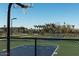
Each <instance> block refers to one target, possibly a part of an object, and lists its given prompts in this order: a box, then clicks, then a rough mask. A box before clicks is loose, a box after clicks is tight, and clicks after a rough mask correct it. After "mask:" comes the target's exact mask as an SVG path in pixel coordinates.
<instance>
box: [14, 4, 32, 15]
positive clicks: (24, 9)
mask: <svg viewBox="0 0 79 59" xmlns="http://www.w3.org/2000/svg"><path fill="white" fill-rule="evenodd" d="M22 4H23V5H25V6H28V7H29V8H32V7H33V4H32V3H22ZM13 8H15V9H16V8H21V7H20V6H18V5H16V4H14V5H13ZM22 9H23V14H27V10H26V8H22Z"/></svg>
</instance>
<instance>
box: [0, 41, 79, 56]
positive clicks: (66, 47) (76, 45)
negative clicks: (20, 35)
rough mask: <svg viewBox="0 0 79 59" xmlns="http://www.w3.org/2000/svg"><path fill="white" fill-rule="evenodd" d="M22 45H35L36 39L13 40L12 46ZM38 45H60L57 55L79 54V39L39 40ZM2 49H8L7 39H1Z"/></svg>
mask: <svg viewBox="0 0 79 59" xmlns="http://www.w3.org/2000/svg"><path fill="white" fill-rule="evenodd" d="M22 45H34V40H25V41H19V40H18V41H11V48H15V47H17V46H22ZM37 45H41V46H57V45H59V49H58V50H57V52H58V54H56V55H57V56H79V41H68V40H61V41H56V40H51V41H48V40H38V41H37ZM2 49H6V41H0V51H2Z"/></svg>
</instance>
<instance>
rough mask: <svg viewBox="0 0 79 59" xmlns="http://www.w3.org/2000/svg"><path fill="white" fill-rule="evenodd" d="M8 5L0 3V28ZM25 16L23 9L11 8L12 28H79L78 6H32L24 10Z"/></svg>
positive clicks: (3, 23) (5, 16)
mask: <svg viewBox="0 0 79 59" xmlns="http://www.w3.org/2000/svg"><path fill="white" fill-rule="evenodd" d="M7 7H8V4H1V3H0V27H2V26H3V25H6V20H7ZM26 12H27V14H24V12H23V9H21V8H19V7H17V8H13V7H12V14H11V18H15V17H16V18H17V19H16V20H13V26H24V27H28V28H30V27H33V25H38V24H40V25H41V24H46V23H57V24H63V23H64V22H66V23H67V24H71V25H73V24H74V25H75V26H76V27H77V28H78V27H79V4H64V3H63V4H58V3H57V4H56V3H54V4H53V3H52V4H46V3H42V4H40V3H39V4H38V3H37V4H33V7H32V8H28V9H26Z"/></svg>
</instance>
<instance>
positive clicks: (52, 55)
mask: <svg viewBox="0 0 79 59" xmlns="http://www.w3.org/2000/svg"><path fill="white" fill-rule="evenodd" d="M58 49H59V45H57V48H56V49H55V51H54V52H53V53H52V55H51V56H54V55H55V53H56V52H57V50H58Z"/></svg>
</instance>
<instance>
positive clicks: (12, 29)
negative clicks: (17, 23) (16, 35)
mask: <svg viewBox="0 0 79 59" xmlns="http://www.w3.org/2000/svg"><path fill="white" fill-rule="evenodd" d="M15 19H17V18H12V19H11V35H12V34H13V28H12V27H13V26H12V23H13V22H12V21H13V20H15Z"/></svg>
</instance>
